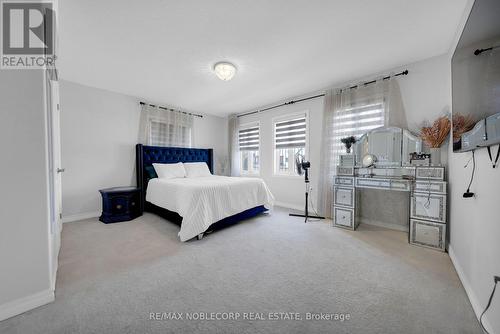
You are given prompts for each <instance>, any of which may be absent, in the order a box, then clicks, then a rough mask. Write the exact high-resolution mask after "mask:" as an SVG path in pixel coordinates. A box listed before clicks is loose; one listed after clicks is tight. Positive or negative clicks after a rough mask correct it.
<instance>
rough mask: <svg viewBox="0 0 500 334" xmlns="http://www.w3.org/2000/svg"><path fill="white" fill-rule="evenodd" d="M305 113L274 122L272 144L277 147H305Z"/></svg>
mask: <svg viewBox="0 0 500 334" xmlns="http://www.w3.org/2000/svg"><path fill="white" fill-rule="evenodd" d="M306 135H307V122H306V115H302V116H299V117H296V118H292V119H288V120H286V121H280V122H276V123H274V146H275V148H277V149H281V148H294V147H306Z"/></svg>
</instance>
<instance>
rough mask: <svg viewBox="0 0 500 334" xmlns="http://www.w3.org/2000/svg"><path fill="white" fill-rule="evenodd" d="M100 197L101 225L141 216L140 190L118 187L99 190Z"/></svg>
mask: <svg viewBox="0 0 500 334" xmlns="http://www.w3.org/2000/svg"><path fill="white" fill-rule="evenodd" d="M100 193H101V195H102V215H101V217H100V218H99V220H100V221H102V222H103V223H116V222H122V221H127V220H132V219H134V218H137V217H139V216H140V215H141V209H140V199H141V197H140V190H139V189H138V188H135V187H118V188H109V189H103V190H100Z"/></svg>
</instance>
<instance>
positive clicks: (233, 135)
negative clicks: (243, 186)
mask: <svg viewBox="0 0 500 334" xmlns="http://www.w3.org/2000/svg"><path fill="white" fill-rule="evenodd" d="M239 128H240V119H239V118H238V117H237V116H236V115H232V116H229V122H228V136H229V141H228V142H229V157H230V158H229V162H230V175H231V176H240V148H239V141H238V139H239V138H238V134H239V132H238V130H239Z"/></svg>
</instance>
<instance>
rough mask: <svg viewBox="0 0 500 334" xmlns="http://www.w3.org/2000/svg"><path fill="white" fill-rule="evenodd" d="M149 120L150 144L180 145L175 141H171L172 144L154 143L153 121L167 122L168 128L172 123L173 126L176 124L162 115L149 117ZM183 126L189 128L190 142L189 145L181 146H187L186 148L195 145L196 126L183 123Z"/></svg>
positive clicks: (163, 145)
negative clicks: (194, 129)
mask: <svg viewBox="0 0 500 334" xmlns="http://www.w3.org/2000/svg"><path fill="white" fill-rule="evenodd" d="M148 122H149V125H148V132H149V133H148V138H149V145H152V146H161V147H168V146H174V147H175V146H180V145H179V143H175V144H173V143H170V144H165V143H162V144H159V143H153V134H152V130H153V123H159V124H165V125H166V126H167V128H168V127H169V126H170V125H172V127H173V126H174V125H173V123H171V122H168V121H166V120H165V119H162V118H161V117H149V119H148ZM182 126H183V127H185V128H186V129H188V130H189V134H188V138H189V143H188V145H187V146H181V147H186V148H190V147H193V142H194V131H193V128H194V126H188V125H187V124H183V125H182Z"/></svg>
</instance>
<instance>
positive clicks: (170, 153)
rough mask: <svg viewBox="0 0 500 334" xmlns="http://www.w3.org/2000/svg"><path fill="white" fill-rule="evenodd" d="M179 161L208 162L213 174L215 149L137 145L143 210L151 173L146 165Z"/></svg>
mask: <svg viewBox="0 0 500 334" xmlns="http://www.w3.org/2000/svg"><path fill="white" fill-rule="evenodd" d="M156 162H157V163H177V162H206V163H207V165H208V169H210V172H211V173H212V174H213V172H214V159H213V149H211V148H208V149H202V148H183V147H161V146H145V145H142V144H137V145H136V172H137V186H138V187H140V188H141V212H142V211H143V210H144V201H145V199H146V188H147V185H148V181H149V175H148V173H147V172H146V171H145V168H146V167H150V166H152V164H153V163H156Z"/></svg>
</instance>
